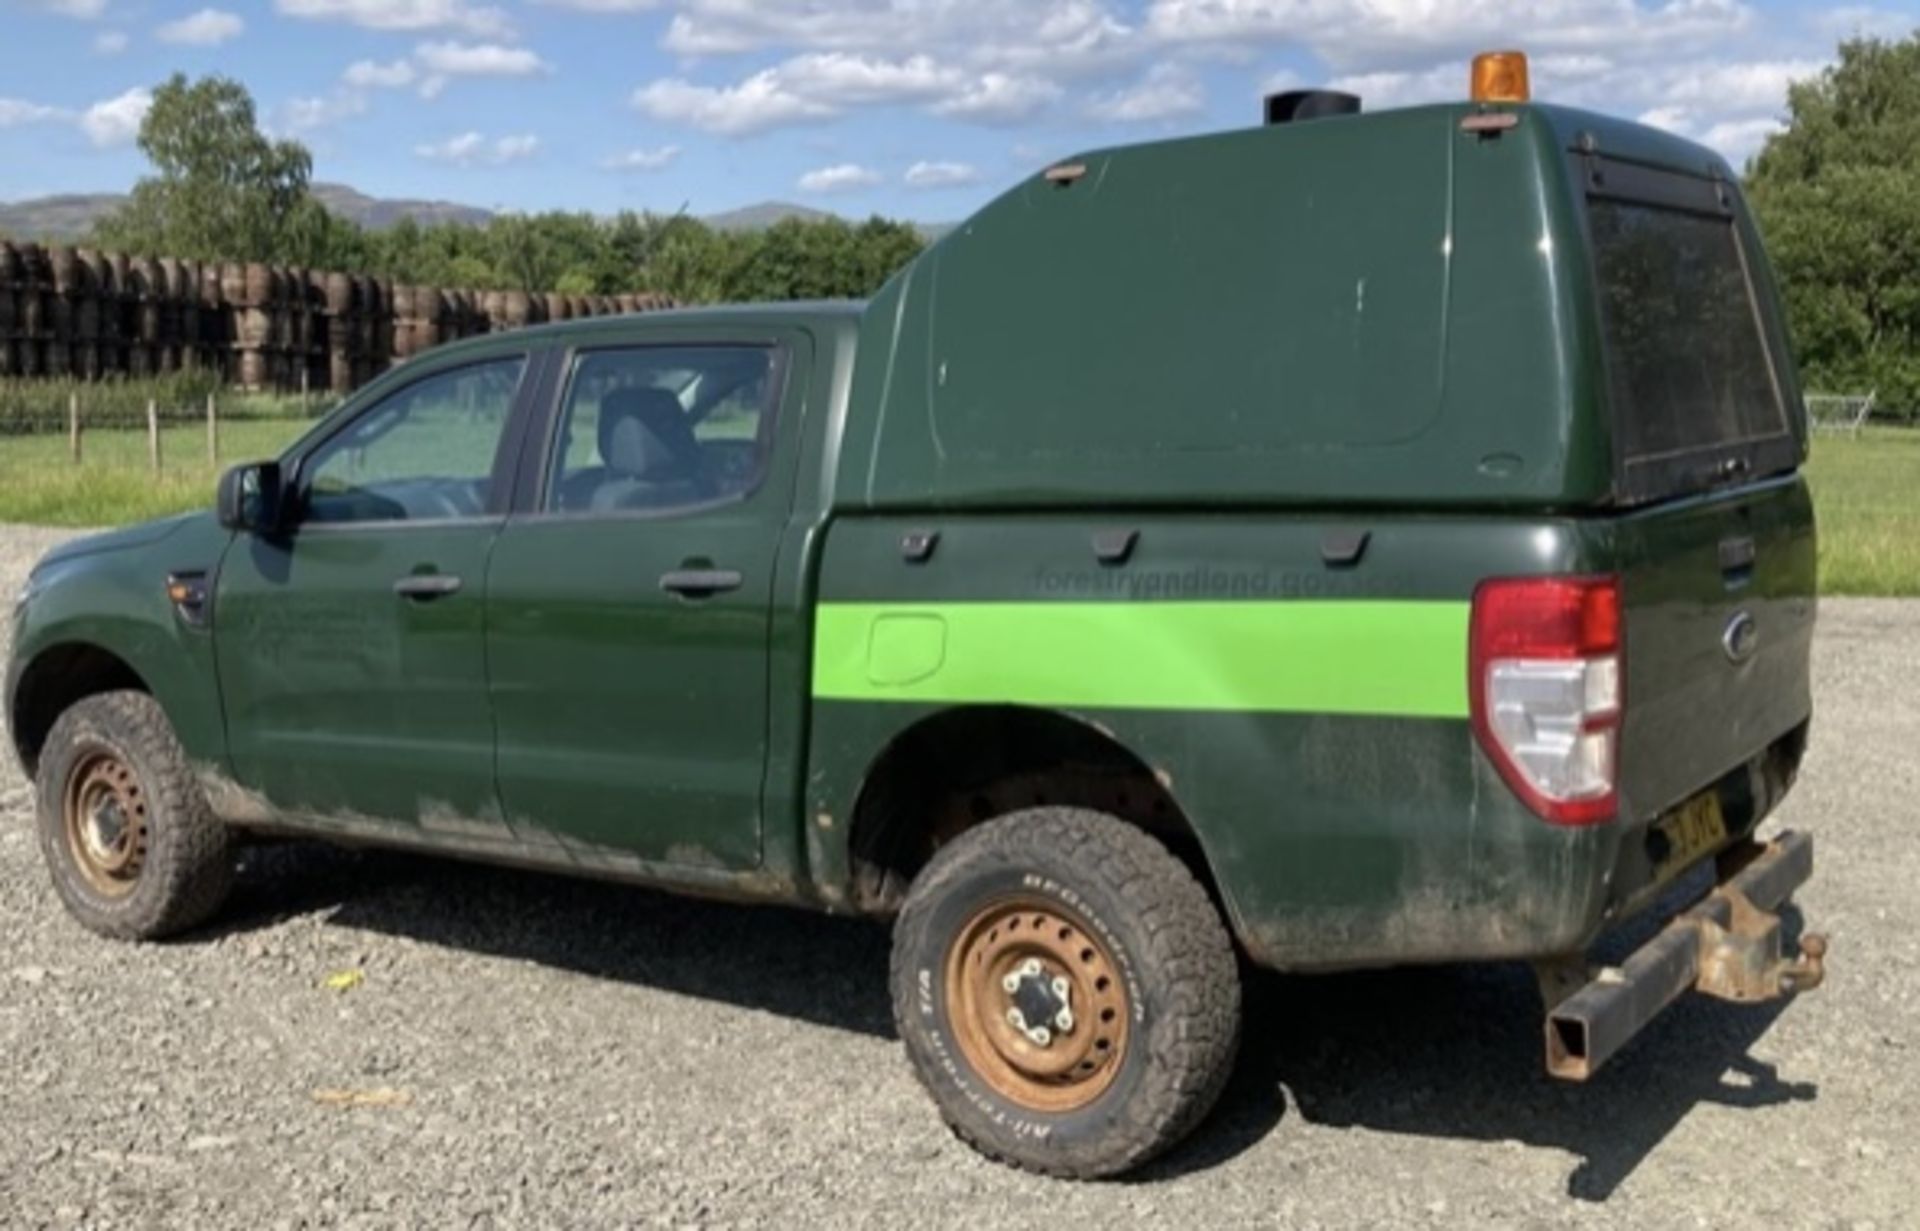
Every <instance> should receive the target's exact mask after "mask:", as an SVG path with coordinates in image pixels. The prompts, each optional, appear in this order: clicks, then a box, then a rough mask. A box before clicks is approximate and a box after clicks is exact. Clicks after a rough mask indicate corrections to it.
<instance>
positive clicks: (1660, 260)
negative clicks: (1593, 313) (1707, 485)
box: [1588, 199, 1789, 472]
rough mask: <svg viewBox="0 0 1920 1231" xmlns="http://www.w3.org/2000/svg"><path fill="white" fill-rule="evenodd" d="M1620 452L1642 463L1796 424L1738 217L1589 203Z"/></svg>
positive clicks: (1747, 440) (1730, 444)
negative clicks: (1788, 412)
mask: <svg viewBox="0 0 1920 1231" xmlns="http://www.w3.org/2000/svg"><path fill="white" fill-rule="evenodd" d="M1588 219H1589V225H1590V227H1591V233H1592V242H1593V260H1594V272H1595V276H1596V280H1597V282H1598V285H1599V289H1600V300H1601V304H1600V306H1601V315H1602V320H1603V324H1604V328H1605V332H1606V356H1607V369H1608V383H1609V386H1610V391H1611V401H1612V404H1613V423H1614V429H1615V432H1616V435H1617V436H1618V438H1619V440H1620V442H1621V454H1622V461H1623V462H1624V464H1625V465H1626V467H1627V468H1628V470H1629V471H1630V472H1631V471H1632V470H1633V469H1635V468H1636V467H1641V468H1645V467H1649V466H1651V465H1653V464H1656V463H1664V462H1672V461H1674V460H1676V459H1683V458H1686V457H1688V456H1689V455H1693V454H1698V453H1701V452H1705V451H1713V450H1721V451H1724V450H1729V449H1734V450H1737V449H1739V448H1740V447H1742V446H1749V445H1754V444H1758V443H1761V442H1766V441H1772V440H1777V439H1780V438H1783V437H1785V436H1786V435H1787V434H1788V430H1789V429H1788V424H1787V420H1786V416H1785V414H1784V411H1783V409H1782V405H1781V398H1780V389H1779V384H1778V381H1777V379H1776V376H1775V372H1774V368H1773V365H1772V360H1771V358H1770V356H1769V354H1768V350H1767V340H1766V331H1765V328H1764V325H1763V322H1762V319H1761V316H1760V311H1759V307H1758V305H1757V303H1756V301H1755V295H1754V289H1753V279H1752V278H1751V277H1750V276H1749V269H1748V265H1747V254H1746V253H1745V251H1744V250H1743V248H1742V243H1741V237H1740V233H1739V231H1738V230H1737V229H1736V227H1735V224H1734V221H1733V219H1732V218H1731V217H1727V216H1713V215H1708V214H1700V213H1693V212H1689V211H1686V210H1681V209H1676V208H1671V207H1669V206H1666V205H1660V204H1652V203H1642V202H1636V201H1624V200H1610V199H1595V200H1592V201H1590V202H1589V203H1588Z"/></svg>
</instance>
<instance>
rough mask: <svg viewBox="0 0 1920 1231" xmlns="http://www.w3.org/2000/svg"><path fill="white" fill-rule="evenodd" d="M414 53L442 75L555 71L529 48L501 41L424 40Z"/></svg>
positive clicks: (528, 74) (429, 69)
mask: <svg viewBox="0 0 1920 1231" xmlns="http://www.w3.org/2000/svg"><path fill="white" fill-rule="evenodd" d="M413 54H414V56H415V57H416V58H417V59H418V60H419V61H420V65H421V67H422V68H424V69H425V70H426V71H427V72H428V73H431V74H435V75H437V76H442V77H531V76H534V75H535V74H537V73H545V72H550V71H552V66H551V65H549V64H548V63H547V62H546V61H545V60H542V59H541V58H540V57H539V56H538V55H535V54H534V53H533V52H532V51H530V50H528V49H527V48H525V47H504V46H501V45H500V44H499V43H422V44H420V45H419V46H418V47H416V48H414V49H413Z"/></svg>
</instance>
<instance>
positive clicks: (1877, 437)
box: [1807, 427, 1920, 598]
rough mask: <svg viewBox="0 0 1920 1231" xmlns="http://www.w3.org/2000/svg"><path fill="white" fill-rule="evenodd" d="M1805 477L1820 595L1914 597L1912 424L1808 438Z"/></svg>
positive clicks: (1916, 485)
mask: <svg viewBox="0 0 1920 1231" xmlns="http://www.w3.org/2000/svg"><path fill="white" fill-rule="evenodd" d="M1807 475H1808V482H1809V483H1811V484H1812V486H1813V504H1814V509H1815V512H1816V515H1817V516H1818V518H1819V521H1820V591H1821V593H1823V594H1873V595H1882V596H1886V597H1906V598H1911V597H1920V428H1894V427H1888V428H1868V429H1867V430H1866V431H1864V432H1862V433H1861V434H1860V435H1859V436H1858V437H1845V436H1819V437H1816V438H1815V439H1814V442H1813V460H1812V462H1811V463H1810V464H1809V465H1808V467H1807Z"/></svg>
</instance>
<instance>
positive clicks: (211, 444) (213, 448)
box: [207, 393, 220, 466]
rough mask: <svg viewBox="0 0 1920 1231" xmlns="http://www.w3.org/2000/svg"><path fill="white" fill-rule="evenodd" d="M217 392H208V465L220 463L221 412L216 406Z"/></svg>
mask: <svg viewBox="0 0 1920 1231" xmlns="http://www.w3.org/2000/svg"><path fill="white" fill-rule="evenodd" d="M215 396H216V395H215V394H212V393H209V394H207V465H209V466H218V465H219V464H220V412H219V411H218V410H217V409H216V408H215V406H214V398H215Z"/></svg>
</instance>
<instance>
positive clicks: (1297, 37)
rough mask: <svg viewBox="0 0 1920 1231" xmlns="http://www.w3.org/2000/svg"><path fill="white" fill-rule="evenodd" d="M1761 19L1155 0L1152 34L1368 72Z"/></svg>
mask: <svg viewBox="0 0 1920 1231" xmlns="http://www.w3.org/2000/svg"><path fill="white" fill-rule="evenodd" d="M1753 20H1754V13H1753V10H1752V9H1751V8H1749V7H1748V6H1747V5H1746V4H1744V3H1741V2H1740V0H1535V2H1534V3H1531V4H1524V5H1523V4H1515V3H1512V2H1511V0H1448V3H1446V4H1439V3H1436V2H1435V0H1152V3H1151V4H1150V5H1149V6H1148V8H1147V15H1146V23H1145V30H1146V32H1147V34H1148V35H1149V36H1150V37H1151V38H1152V39H1154V40H1155V41H1158V42H1161V43H1166V44H1180V43H1187V44H1199V45H1210V46H1214V47H1222V48H1231V47H1235V46H1243V45H1245V44H1247V43H1250V42H1256V43H1267V44H1273V45H1289V46H1294V47H1300V48H1305V49H1307V50H1309V51H1312V52H1313V53H1314V54H1315V55H1317V56H1319V57H1320V58H1321V59H1323V60H1325V61H1326V62H1327V63H1328V64H1330V65H1332V66H1333V67H1334V68H1335V69H1336V70H1339V71H1343V72H1367V71H1380V70H1382V69H1386V68H1392V67H1400V66H1407V65H1412V64H1417V63H1419V62H1422V61H1427V62H1431V61H1432V60H1434V59H1437V58H1440V57H1443V56H1444V57H1448V58H1454V59H1462V58H1464V57H1466V56H1468V55H1470V54H1471V53H1472V52H1474V51H1479V50H1485V49H1486V48H1489V47H1524V48H1526V49H1527V50H1529V51H1531V52H1533V53H1535V54H1536V55H1548V54H1553V53H1559V52H1568V51H1598V52H1612V53H1615V54H1618V53H1624V52H1626V51H1629V50H1633V49H1639V48H1654V49H1656V50H1660V51H1671V50H1673V49H1675V48H1677V47H1682V46H1690V47H1693V48H1696V49H1698V48H1712V47H1716V46H1720V45H1722V44H1724V41H1725V40H1726V39H1727V38H1729V37H1730V36H1732V35H1735V34H1738V33H1740V32H1742V31H1744V30H1746V29H1747V28H1748V27H1749V26H1750V25H1751V24H1752V22H1753Z"/></svg>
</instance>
